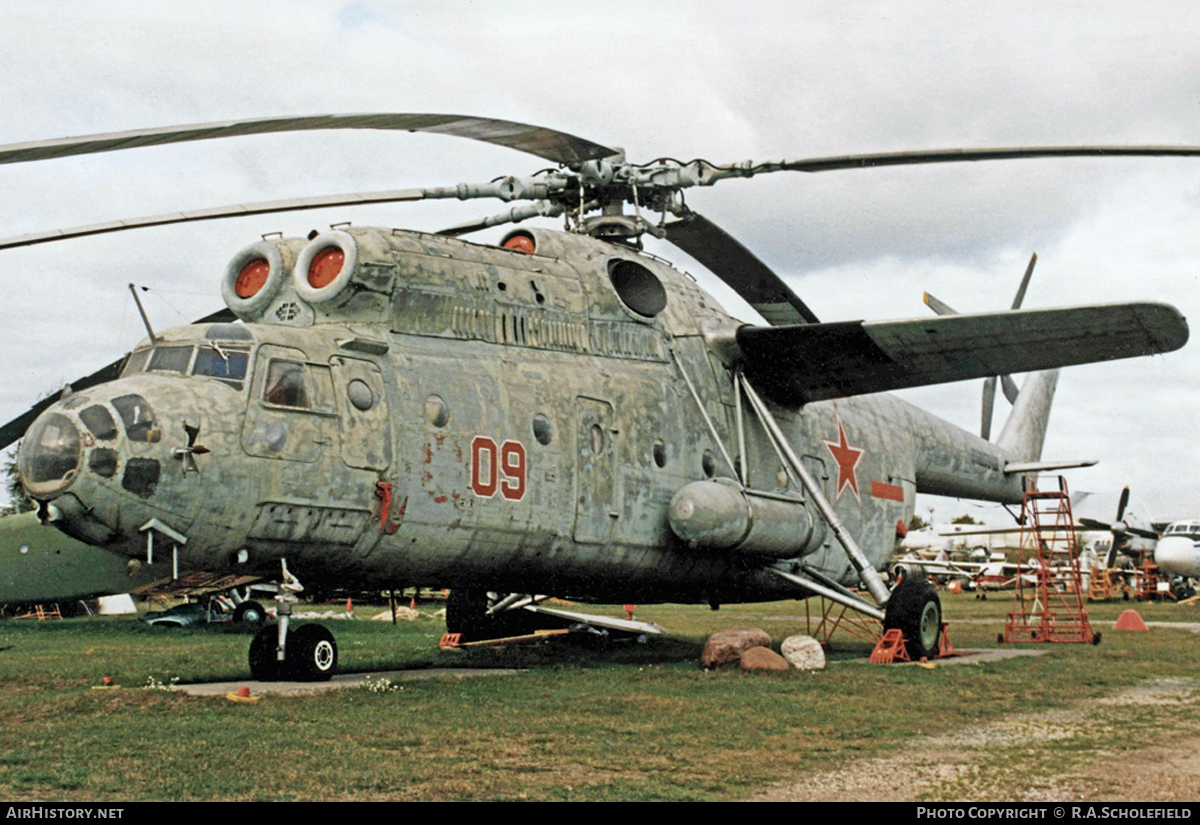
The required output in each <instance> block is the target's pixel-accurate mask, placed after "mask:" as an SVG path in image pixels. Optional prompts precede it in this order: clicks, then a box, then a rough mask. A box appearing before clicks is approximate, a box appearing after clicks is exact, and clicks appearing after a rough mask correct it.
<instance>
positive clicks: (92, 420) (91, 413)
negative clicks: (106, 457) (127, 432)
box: [79, 404, 117, 441]
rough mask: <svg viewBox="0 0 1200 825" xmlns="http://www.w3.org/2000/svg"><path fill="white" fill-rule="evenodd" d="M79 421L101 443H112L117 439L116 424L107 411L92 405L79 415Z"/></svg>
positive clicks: (97, 405)
mask: <svg viewBox="0 0 1200 825" xmlns="http://www.w3.org/2000/svg"><path fill="white" fill-rule="evenodd" d="M79 420H80V421H82V422H83V424H84V426H85V427H87V428H88V429H89V430H91V432H92V435H94V436H96V438H98V439H100V440H101V441H112V440H113V439H114V438H116V437H117V423H116V422H115V421H113V417H112V416H111V415H109V413H108V410H107V409H105V408H104V407H101V406H100V405H99V404H93V405H92V406H90V407H88V408H87V409H86V410H84V411H83V412H81V413H80V414H79Z"/></svg>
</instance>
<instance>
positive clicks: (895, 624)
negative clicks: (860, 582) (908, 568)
mask: <svg viewBox="0 0 1200 825" xmlns="http://www.w3.org/2000/svg"><path fill="white" fill-rule="evenodd" d="M883 628H884V630H892V629H893V628H895V629H898V630H899V631H900V632H901V633H903V634H904V641H905V646H906V647H907V649H908V655H909V656H911V657H912V658H913V659H923V658H932V657H934V656H937V654H938V649H939V647H940V646H941V636H942V602H941V599H939V598H938V594H937V590H935V589H934V586H933V584H932V583H931V582H930V581H929V580H928V579H923V578H919V577H917V576H909V577H908V578H906V579H904V581H902V582H900V584H898V585H896V589H895V590H893V591H892V596H891V598H890V599H888V603H887V607H886V608H885V609H884V618H883Z"/></svg>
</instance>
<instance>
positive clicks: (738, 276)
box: [664, 213, 820, 326]
mask: <svg viewBox="0 0 1200 825" xmlns="http://www.w3.org/2000/svg"><path fill="white" fill-rule="evenodd" d="M664 228H665V229H666V232H667V240H669V241H670V242H671V243H673V244H675V245H676V246H677V247H679V248H680V249H682V250H683V251H684V252H686V253H687V254H689V255H691V256H692V257H693V258H695V259H696V260H697V261H699V262H700V263H702V264H704V266H706V267H707V268H708V269H709V270H710V271H711V272H712V273H713V274H714V275H716V276H717V277H718V278H720V279H721V280H722V281H724V282H725V283H726V284H728V285H729V286H730V287H731V288H732V289H733V291H734V292H736V293H737V294H738V295H740V296H741V297H742V298H744V299H745V301H746V303H748V304H750V306H752V307H754V309H755V311H757V312H758V314H759V315H761V316H762V317H763V318H765V319H766V320H767V323H769V324H771V325H772V326H788V325H793V324H817V323H820V321H818V320H817V316H816V315H815V314H813V311H812V310H811V309H809V308H808V306H807V305H806V304H805V303H804V301H802V300H800V298H799V296H797V295H796V293H794V292H792V290H791V287H789V286H788V285H787V284H786V283H784V281H783V279H782V278H780V277H779V276H778V275H776V274H775V273H774V271H772V270H771V268H770V267H768V266H767V265H766V264H764V263H763V262H762V261H760V260H759V259H758V257H757V256H756V255H755V254H754V253H753V252H751V251H750V250H749V249H747V248H746V247H745V246H743V245H742V244H741V242H740V241H738V240H737V239H736V238H734V237H733V236H732V235H730V234H729V233H728V232H726V231H725V230H724V229H722V228H721V227H719V226H717V225H716V224H715V223H713V222H712V221H710V220H709V219H708V218H705V217H703V216H702V215H697V214H695V213H692V214H691V215H689V216H688V217H686V218H683V219H682V220H678V221H672V222H671V223H669V224H667V225H666V226H665V227H664Z"/></svg>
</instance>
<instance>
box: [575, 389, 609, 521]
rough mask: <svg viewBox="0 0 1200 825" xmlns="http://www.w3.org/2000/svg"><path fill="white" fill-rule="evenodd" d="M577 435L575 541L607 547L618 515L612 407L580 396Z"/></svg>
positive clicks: (578, 400) (576, 406)
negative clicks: (605, 545)
mask: <svg viewBox="0 0 1200 825" xmlns="http://www.w3.org/2000/svg"><path fill="white" fill-rule="evenodd" d="M575 433H576V435H575V456H576V468H575V469H576V472H575V534H574V535H575V541H578V542H581V543H584V544H607V543H608V542H609V541H610V540H611V539H612V535H613V525H614V524H615V523H616V520H617V515H618V513H617V511H616V500H617V498H616V493H617V482H616V478H617V473H616V454H617V451H616V444H615V443H614V441H615V437H616V435H617V433H616V430H615V428H614V427H613V408H612V405H611V404H609V403H608V402H607V401H601V400H599V399H597V398H585V397H583V396H578V397H577V398H576V399H575Z"/></svg>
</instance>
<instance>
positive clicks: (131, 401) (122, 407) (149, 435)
mask: <svg viewBox="0 0 1200 825" xmlns="http://www.w3.org/2000/svg"><path fill="white" fill-rule="evenodd" d="M112 405H113V406H114V407H115V408H116V410H117V414H118V415H120V416H121V421H122V422H123V423H124V424H125V435H126V436H128V437H129V440H130V441H145V442H148V443H150V444H154V443H157V442H158V441H159V439H161V438H162V430H160V429H159V428H158V421H157V420H156V419H155V418H154V411H153V410H151V409H150V405H149V404H148V403H146V399H145V398H142V397H141V396H140V395H122V396H121V397H120V398H114V399H113V402H112Z"/></svg>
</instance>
